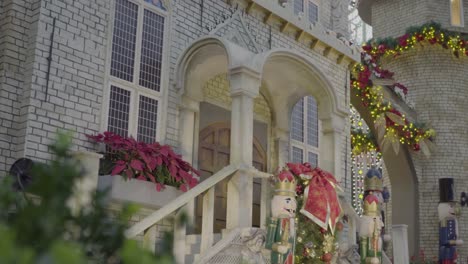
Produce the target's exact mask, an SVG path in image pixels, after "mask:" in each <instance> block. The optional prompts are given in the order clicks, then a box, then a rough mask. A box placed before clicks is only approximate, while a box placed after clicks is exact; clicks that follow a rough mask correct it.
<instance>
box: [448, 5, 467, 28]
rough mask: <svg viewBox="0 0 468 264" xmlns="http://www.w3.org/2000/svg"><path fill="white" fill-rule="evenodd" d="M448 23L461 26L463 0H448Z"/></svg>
mask: <svg viewBox="0 0 468 264" xmlns="http://www.w3.org/2000/svg"><path fill="white" fill-rule="evenodd" d="M450 23H451V24H452V26H457V27H463V26H464V24H465V22H464V21H463V0H450Z"/></svg>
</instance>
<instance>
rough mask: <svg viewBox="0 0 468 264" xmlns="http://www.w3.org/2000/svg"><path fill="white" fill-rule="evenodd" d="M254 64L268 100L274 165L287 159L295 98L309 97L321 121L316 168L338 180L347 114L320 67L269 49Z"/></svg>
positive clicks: (289, 52)
mask: <svg viewBox="0 0 468 264" xmlns="http://www.w3.org/2000/svg"><path fill="white" fill-rule="evenodd" d="M254 65H255V66H254V67H255V68H256V69H258V71H259V72H261V73H262V81H263V82H264V83H265V84H266V85H265V87H266V88H267V89H268V94H269V96H270V100H271V110H272V113H273V114H272V116H273V126H274V132H275V134H276V135H275V136H276V140H277V142H276V144H277V146H276V148H277V151H278V160H277V162H278V165H279V166H281V164H284V163H285V162H286V161H287V160H288V159H289V158H288V153H289V148H288V145H289V144H288V141H289V128H290V125H291V124H290V122H291V121H290V120H291V118H290V117H291V114H292V109H293V107H294V105H295V104H296V103H297V101H299V99H301V98H302V97H304V96H307V95H313V96H314V97H315V98H316V100H317V107H318V115H319V119H320V120H321V122H322V130H321V133H320V134H321V135H320V140H321V145H320V146H321V147H320V153H321V161H320V163H319V166H321V167H322V168H324V169H326V170H328V171H330V172H332V173H333V174H335V175H336V176H337V178H338V179H340V178H341V177H342V176H343V175H342V166H341V162H342V158H343V157H342V144H341V137H342V135H343V132H344V127H345V123H346V118H347V116H348V113H347V112H346V110H345V108H344V102H343V103H341V102H340V98H339V97H338V95H337V94H336V91H335V89H334V88H333V86H332V84H331V82H330V81H329V79H328V78H327V77H326V76H325V74H323V72H322V70H321V69H320V67H319V66H318V65H317V64H316V63H315V62H314V61H312V60H311V59H310V58H308V57H306V56H304V55H303V54H300V53H298V52H295V51H292V50H289V49H273V50H271V51H268V52H265V53H261V54H258V55H257V56H256V57H255V60H254ZM343 101H344V100H343ZM330 150H331V151H330Z"/></svg>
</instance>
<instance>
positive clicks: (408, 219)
mask: <svg viewBox="0 0 468 264" xmlns="http://www.w3.org/2000/svg"><path fill="white" fill-rule="evenodd" d="M351 104H352V105H353V106H354V108H356V110H357V111H358V112H359V114H360V115H361V117H362V119H364V121H365V122H366V124H367V125H368V127H369V129H370V130H371V132H372V133H373V134H374V135H376V134H377V133H376V130H375V127H374V125H373V119H372V117H371V116H370V113H369V111H368V110H367V109H366V108H365V107H364V106H363V105H362V102H361V100H360V99H359V97H357V96H355V94H353V93H352V94H351ZM381 152H382V158H383V161H384V163H385V167H386V170H387V173H388V177H389V180H390V184H391V187H392V193H391V198H390V199H391V200H392V221H391V222H392V225H393V226H394V227H396V228H392V232H395V231H396V232H401V230H402V228H403V229H405V228H404V225H406V226H407V228H408V229H407V232H408V248H409V254H410V255H412V254H416V253H417V250H418V248H419V244H420V241H419V237H420V235H419V234H420V231H419V230H420V227H419V219H420V216H419V212H420V210H419V196H418V193H419V181H420V179H418V177H417V173H416V170H415V164H414V160H413V158H412V156H411V153H410V152H409V150H408V148H407V147H406V146H400V150H399V152H398V154H397V153H395V151H394V150H393V149H392V148H386V149H382V150H381ZM435 213H436V212H435Z"/></svg>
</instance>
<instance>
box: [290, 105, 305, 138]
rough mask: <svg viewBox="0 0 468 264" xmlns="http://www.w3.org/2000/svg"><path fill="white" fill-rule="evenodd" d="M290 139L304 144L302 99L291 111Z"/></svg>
mask: <svg viewBox="0 0 468 264" xmlns="http://www.w3.org/2000/svg"><path fill="white" fill-rule="evenodd" d="M291 138H292V139H294V140H297V141H300V142H304V98H302V99H301V100H299V102H297V104H296V105H295V106H294V108H293V111H292V117H291Z"/></svg>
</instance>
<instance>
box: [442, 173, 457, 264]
mask: <svg viewBox="0 0 468 264" xmlns="http://www.w3.org/2000/svg"><path fill="white" fill-rule="evenodd" d="M453 184H454V181H453V178H442V179H439V191H440V193H439V194H440V202H439V207H438V213H439V264H453V263H457V262H456V259H457V249H456V246H457V245H461V244H463V241H462V240H461V239H459V237H458V222H457V217H458V215H459V208H458V207H457V203H456V202H455V199H454V186H453Z"/></svg>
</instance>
